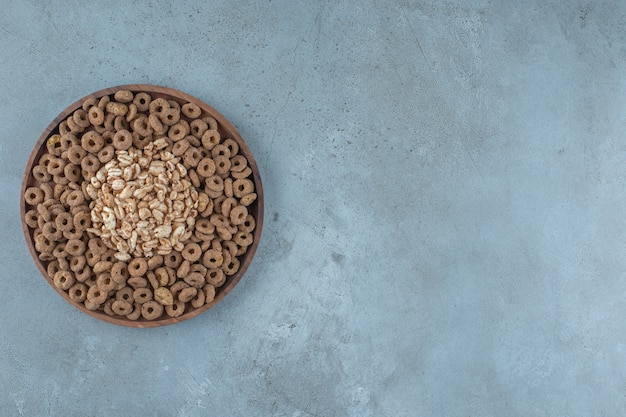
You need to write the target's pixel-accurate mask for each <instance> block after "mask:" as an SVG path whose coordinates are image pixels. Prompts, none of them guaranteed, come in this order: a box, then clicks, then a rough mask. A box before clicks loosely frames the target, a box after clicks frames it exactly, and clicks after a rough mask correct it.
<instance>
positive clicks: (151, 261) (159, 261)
mask: <svg viewBox="0 0 626 417" xmlns="http://www.w3.org/2000/svg"><path fill="white" fill-rule="evenodd" d="M161 265H163V256H162V255H154V256H153V257H152V258H148V270H149V271H153V270H155V269H157V268H159V267H160V266H161Z"/></svg>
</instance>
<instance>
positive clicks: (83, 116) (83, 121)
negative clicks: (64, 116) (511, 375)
mask: <svg viewBox="0 0 626 417" xmlns="http://www.w3.org/2000/svg"><path fill="white" fill-rule="evenodd" d="M72 120H73V121H74V123H76V124H77V125H78V126H80V127H82V128H86V127H88V126H89V124H90V123H89V116H88V115H87V112H86V111H85V110H83V109H78V110H76V111H74V113H73V114H72Z"/></svg>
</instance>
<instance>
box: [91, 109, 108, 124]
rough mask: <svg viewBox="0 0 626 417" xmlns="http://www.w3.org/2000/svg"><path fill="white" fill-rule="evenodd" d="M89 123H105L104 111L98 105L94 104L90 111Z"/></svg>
mask: <svg viewBox="0 0 626 417" xmlns="http://www.w3.org/2000/svg"><path fill="white" fill-rule="evenodd" d="M88 117H89V123H91V124H92V125H94V126H100V125H102V123H104V111H102V109H101V108H100V107H98V106H92V107H90V108H89V112H88Z"/></svg>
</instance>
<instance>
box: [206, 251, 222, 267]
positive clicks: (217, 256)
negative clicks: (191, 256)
mask: <svg viewBox="0 0 626 417" xmlns="http://www.w3.org/2000/svg"><path fill="white" fill-rule="evenodd" d="M222 262H224V256H223V254H222V251H221V250H216V249H211V250H208V251H206V252H204V255H202V265H204V266H206V267H207V268H209V269H211V268H218V267H220V266H221V265H222Z"/></svg>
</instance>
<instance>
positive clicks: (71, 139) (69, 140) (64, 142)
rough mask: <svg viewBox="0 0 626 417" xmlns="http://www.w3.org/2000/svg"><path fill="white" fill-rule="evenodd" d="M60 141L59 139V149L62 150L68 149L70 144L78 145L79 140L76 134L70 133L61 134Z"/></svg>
mask: <svg viewBox="0 0 626 417" xmlns="http://www.w3.org/2000/svg"><path fill="white" fill-rule="evenodd" d="M60 141H61V149H63V150H68V149H69V148H71V147H72V146H80V141H79V140H78V138H77V137H76V135H73V134H71V133H68V134H67V135H63V136H61V139H60Z"/></svg>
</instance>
